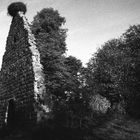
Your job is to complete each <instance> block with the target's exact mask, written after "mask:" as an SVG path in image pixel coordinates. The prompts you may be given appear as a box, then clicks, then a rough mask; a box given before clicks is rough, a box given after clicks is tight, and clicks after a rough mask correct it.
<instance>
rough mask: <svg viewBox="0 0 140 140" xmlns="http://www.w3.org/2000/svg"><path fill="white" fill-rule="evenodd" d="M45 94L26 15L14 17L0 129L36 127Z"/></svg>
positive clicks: (1, 79)
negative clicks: (5, 126) (31, 124)
mask: <svg viewBox="0 0 140 140" xmlns="http://www.w3.org/2000/svg"><path fill="white" fill-rule="evenodd" d="M44 93H45V86H44V75H43V70H42V65H41V64H40V54H39V51H38V49H37V48H36V43H35V38H34V35H33V34H32V32H31V30H30V25H29V23H28V21H27V19H26V17H25V15H24V14H23V12H18V14H17V15H16V16H15V17H13V19H12V23H11V26H10V31H9V35H8V37H7V43H6V51H5V54H4V56H3V63H2V69H1V73H0V126H3V125H7V124H8V123H11V122H12V121H13V122H14V123H15V125H16V124H30V123H35V122H36V121H37V119H38V118H37V117H38V109H40V108H41V106H42V105H41V103H40V100H41V99H42V96H43V94H44Z"/></svg>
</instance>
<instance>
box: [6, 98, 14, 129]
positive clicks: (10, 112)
mask: <svg viewBox="0 0 140 140" xmlns="http://www.w3.org/2000/svg"><path fill="white" fill-rule="evenodd" d="M15 123H16V115H15V101H14V99H10V100H9V104H8V116H7V126H8V127H10V128H13V127H14V126H15Z"/></svg>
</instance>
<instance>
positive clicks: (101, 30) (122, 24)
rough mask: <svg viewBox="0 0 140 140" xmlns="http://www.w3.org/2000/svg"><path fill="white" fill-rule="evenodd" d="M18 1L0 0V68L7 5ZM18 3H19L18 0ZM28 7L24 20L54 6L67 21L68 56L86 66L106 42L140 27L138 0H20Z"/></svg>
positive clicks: (3, 46) (6, 25)
mask: <svg viewBox="0 0 140 140" xmlns="http://www.w3.org/2000/svg"><path fill="white" fill-rule="evenodd" d="M15 1H17V0H0V65H1V61H2V56H3V53H4V51H5V43H6V38H7V35H8V31H9V26H10V23H11V17H10V16H7V6H8V5H9V4H10V3H11V2H15ZM18 1H19V0H18ZM20 1H22V2H24V3H26V4H27V14H26V15H27V18H28V19H29V21H30V22H31V21H32V19H33V16H34V15H35V14H36V13H37V11H40V10H41V9H42V8H47V7H53V8H54V9H56V10H58V11H59V13H60V15H61V16H64V17H65V18H66V28H68V36H67V40H66V43H67V49H68V52H67V54H68V55H73V56H75V57H77V58H78V59H80V60H81V61H82V62H83V64H85V63H87V62H88V60H89V58H91V56H92V54H93V53H95V52H96V50H97V48H98V47H100V45H101V44H103V43H104V42H105V41H107V40H109V39H111V38H117V37H119V36H120V35H121V34H122V33H123V32H125V30H126V29H127V28H128V27H129V26H130V25H133V24H140V0H20Z"/></svg>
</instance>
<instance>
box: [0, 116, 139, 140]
mask: <svg viewBox="0 0 140 140" xmlns="http://www.w3.org/2000/svg"><path fill="white" fill-rule="evenodd" d="M91 132H92V134H91V133H89V134H88V133H86V135H83V134H84V133H85V130H80V129H69V128H59V127H58V126H57V127H55V129H54V128H53V129H50V128H48V127H45V129H44V128H40V127H38V128H37V129H34V130H32V131H31V132H29V133H26V132H23V131H19V130H18V131H17V132H13V133H11V134H10V133H9V135H7V136H6V135H5V136H4V137H0V140H46V139H47V140H140V120H134V119H131V118H129V117H124V116H119V117H118V116H117V117H113V118H111V119H108V120H107V121H106V122H105V123H102V124H99V125H96V126H94V125H93V127H92V128H91ZM7 134H8V133H7ZM81 135H83V137H80V136H81Z"/></svg>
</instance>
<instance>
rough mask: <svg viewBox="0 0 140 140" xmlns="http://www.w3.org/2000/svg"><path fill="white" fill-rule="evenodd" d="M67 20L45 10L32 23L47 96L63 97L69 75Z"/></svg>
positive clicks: (47, 9) (49, 9)
mask: <svg viewBox="0 0 140 140" xmlns="http://www.w3.org/2000/svg"><path fill="white" fill-rule="evenodd" d="M63 24H65V18H64V17H61V16H60V15H59V13H58V11H57V10H54V9H53V8H45V9H43V10H41V11H40V12H38V13H37V15H36V16H35V17H34V20H33V22H32V26H31V27H32V31H33V33H34V35H35V38H36V40H37V47H38V48H39V51H40V53H41V63H42V64H43V67H44V72H45V79H46V82H45V83H46V89H47V94H48V93H51V94H52V95H55V96H57V97H58V96H63V95H62V94H63V92H64V91H63V90H64V89H63V86H64V85H65V81H66V79H67V77H69V74H68V72H67V69H66V67H65V64H64V60H65V57H64V54H65V52H66V43H65V39H66V32H67V29H63V28H62V25H63Z"/></svg>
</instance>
